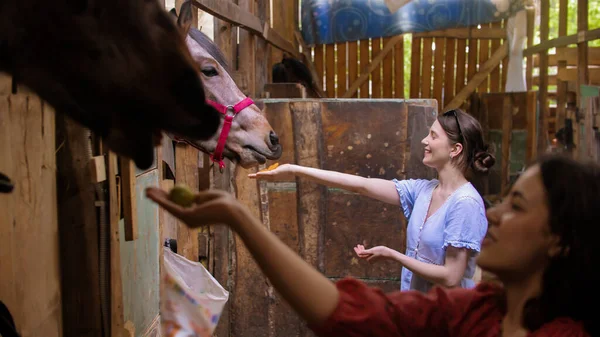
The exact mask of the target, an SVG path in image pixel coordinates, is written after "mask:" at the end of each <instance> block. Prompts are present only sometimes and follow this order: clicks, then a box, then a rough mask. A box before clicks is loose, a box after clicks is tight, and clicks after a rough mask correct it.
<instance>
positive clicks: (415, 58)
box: [410, 35, 421, 98]
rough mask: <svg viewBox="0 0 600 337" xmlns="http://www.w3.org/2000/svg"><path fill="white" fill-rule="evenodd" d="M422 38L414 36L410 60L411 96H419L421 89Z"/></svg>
mask: <svg viewBox="0 0 600 337" xmlns="http://www.w3.org/2000/svg"><path fill="white" fill-rule="evenodd" d="M420 84H421V38H416V37H414V35H413V37H412V45H411V61H410V98H419V97H421V95H420V89H421V85H420Z"/></svg>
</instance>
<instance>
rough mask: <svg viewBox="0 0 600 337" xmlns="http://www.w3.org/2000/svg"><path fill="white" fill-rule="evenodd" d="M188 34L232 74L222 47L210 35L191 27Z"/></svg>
mask: <svg viewBox="0 0 600 337" xmlns="http://www.w3.org/2000/svg"><path fill="white" fill-rule="evenodd" d="M188 34H189V35H190V36H191V37H192V39H193V40H194V41H196V42H197V43H198V44H199V45H200V46H201V47H202V48H204V50H206V51H207V52H208V53H209V54H210V56H212V57H213V58H214V59H215V60H217V62H219V64H221V66H222V67H223V68H225V70H226V71H227V72H228V73H230V74H231V71H230V68H229V64H228V62H227V59H226V58H225V55H223V52H221V49H219V47H217V45H216V44H215V43H214V42H213V41H212V40H211V39H210V38H209V37H208V35H206V34H204V33H202V32H201V31H200V30H199V29H196V28H194V27H190V30H189V32H188Z"/></svg>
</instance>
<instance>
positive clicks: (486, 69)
mask: <svg viewBox="0 0 600 337" xmlns="http://www.w3.org/2000/svg"><path fill="white" fill-rule="evenodd" d="M469 52H470V50H469ZM507 54H508V45H507V44H503V45H502V46H501V47H500V48H498V49H497V50H496V51H495V52H494V54H492V57H491V58H490V59H489V60H487V62H485V64H483V67H482V69H481V70H480V71H479V72H478V73H477V74H475V75H474V76H473V78H472V79H471V80H470V81H469V83H467V85H466V86H465V87H464V88H463V89H462V90H461V91H460V92H459V93H458V94H456V96H454V98H453V99H452V101H451V102H450V103H448V106H446V110H452V109H456V108H458V107H460V106H461V105H462V103H463V102H464V101H465V100H466V99H467V97H469V95H470V94H471V93H472V92H473V91H474V90H475V88H477V86H478V85H480V84H481V82H483V81H484V80H485V79H486V78H487V76H488V74H489V73H490V72H491V71H492V70H493V69H494V68H495V67H497V66H498V64H500V62H502V59H503V58H504V57H506V55H507Z"/></svg>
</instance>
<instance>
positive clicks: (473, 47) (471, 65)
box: [467, 38, 479, 83]
mask: <svg viewBox="0 0 600 337" xmlns="http://www.w3.org/2000/svg"><path fill="white" fill-rule="evenodd" d="M478 54H479V51H478V49H477V39H473V38H471V39H469V56H468V58H469V62H468V64H467V83H468V82H469V81H470V80H471V79H472V78H473V76H475V74H476V73H477V56H478Z"/></svg>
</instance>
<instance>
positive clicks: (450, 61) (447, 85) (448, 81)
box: [439, 38, 465, 111]
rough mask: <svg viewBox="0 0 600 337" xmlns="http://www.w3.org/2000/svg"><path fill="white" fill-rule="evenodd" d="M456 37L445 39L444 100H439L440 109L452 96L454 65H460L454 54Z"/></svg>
mask: <svg viewBox="0 0 600 337" xmlns="http://www.w3.org/2000/svg"><path fill="white" fill-rule="evenodd" d="M455 49H456V39H452V38H448V39H446V60H445V62H444V63H445V66H444V71H445V74H444V101H443V102H440V106H439V107H440V111H443V107H444V106H446V104H448V103H450V101H451V100H452V98H453V97H454V83H455V82H456V79H455V76H454V71H455V68H456V67H460V66H459V65H458V64H456V62H455V61H454V60H455V56H456V50H455ZM462 65H463V71H464V69H465V68H464V61H463V63H462Z"/></svg>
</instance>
